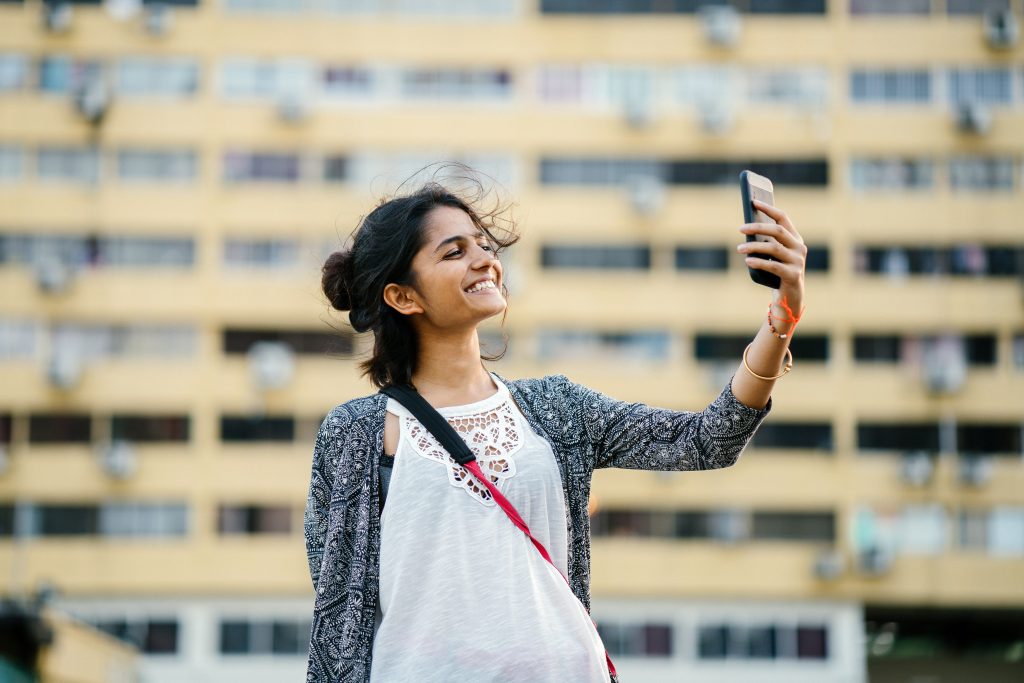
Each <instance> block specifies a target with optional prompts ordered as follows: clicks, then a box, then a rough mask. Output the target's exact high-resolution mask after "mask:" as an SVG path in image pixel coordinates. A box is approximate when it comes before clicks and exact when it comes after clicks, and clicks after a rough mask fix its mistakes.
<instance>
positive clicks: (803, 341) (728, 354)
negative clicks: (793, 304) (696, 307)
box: [694, 333, 829, 363]
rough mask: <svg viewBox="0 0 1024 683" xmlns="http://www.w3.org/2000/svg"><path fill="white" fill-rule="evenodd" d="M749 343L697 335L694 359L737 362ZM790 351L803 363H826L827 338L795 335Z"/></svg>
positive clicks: (733, 337) (740, 338)
mask: <svg viewBox="0 0 1024 683" xmlns="http://www.w3.org/2000/svg"><path fill="white" fill-rule="evenodd" d="M798 342H799V345H798ZM749 343H750V339H749V338H748V337H747V336H740V335H728V334H709V333H699V334H697V335H696V337H695V338H694V357H695V358H696V359H697V361H698V362H730V363H732V362H738V359H740V358H742V357H743V350H744V349H745V348H746V347H747V345H748V344H749ZM790 350H792V352H793V355H794V356H795V357H797V358H801V359H803V360H805V361H826V360H828V355H829V344H828V337H827V336H825V335H814V334H803V335H797V336H795V337H793V340H792V342H790Z"/></svg>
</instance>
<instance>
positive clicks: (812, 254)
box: [804, 245, 829, 273]
mask: <svg viewBox="0 0 1024 683" xmlns="http://www.w3.org/2000/svg"><path fill="white" fill-rule="evenodd" d="M804 268H805V270H806V271H807V272H808V273H827V272H828V270H829V248H828V247H820V246H816V245H808V246H807V260H806V262H805V263H804Z"/></svg>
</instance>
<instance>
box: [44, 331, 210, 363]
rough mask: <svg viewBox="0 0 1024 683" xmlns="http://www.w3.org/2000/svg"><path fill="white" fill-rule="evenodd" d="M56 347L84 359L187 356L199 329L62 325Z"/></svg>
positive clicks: (194, 345) (192, 353) (54, 343)
mask: <svg viewBox="0 0 1024 683" xmlns="http://www.w3.org/2000/svg"><path fill="white" fill-rule="evenodd" d="M53 345H54V347H55V348H65V347H68V348H71V349H73V350H74V351H75V353H76V354H77V355H78V357H79V358H80V359H81V360H89V359H93V358H168V359H169V358H188V357H190V356H193V355H194V354H195V348H196V331H195V329H194V328H192V327H185V326H181V327H179V326H173V325H139V326H132V327H127V326H113V325H112V326H104V325H68V324H60V325H57V327H55V328H54V330H53Z"/></svg>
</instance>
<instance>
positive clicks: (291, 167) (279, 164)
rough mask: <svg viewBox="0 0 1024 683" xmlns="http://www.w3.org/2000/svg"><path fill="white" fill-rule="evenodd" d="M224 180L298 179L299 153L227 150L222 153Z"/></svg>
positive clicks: (287, 180)
mask: <svg viewBox="0 0 1024 683" xmlns="http://www.w3.org/2000/svg"><path fill="white" fill-rule="evenodd" d="M224 180H225V181H226V182H229V183H231V182H234V183H240V182H279V183H295V182H298V180H299V155H298V154H294V153H286V152H282V153H274V152H227V153H225V154H224Z"/></svg>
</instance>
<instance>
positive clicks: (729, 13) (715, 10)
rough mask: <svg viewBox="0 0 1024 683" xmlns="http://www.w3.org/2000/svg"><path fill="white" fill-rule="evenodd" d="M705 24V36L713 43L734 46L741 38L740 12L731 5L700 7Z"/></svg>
mask: <svg viewBox="0 0 1024 683" xmlns="http://www.w3.org/2000/svg"><path fill="white" fill-rule="evenodd" d="M700 17H701V21H702V22H703V24H704V37H705V38H707V40H708V42H709V43H711V44H712V45H719V46H721V47H732V46H734V45H735V44H736V43H738V42H739V39H740V28H741V25H740V13H739V12H738V11H737V10H736V8H735V7H732V6H731V5H711V6H704V7H701V8H700Z"/></svg>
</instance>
